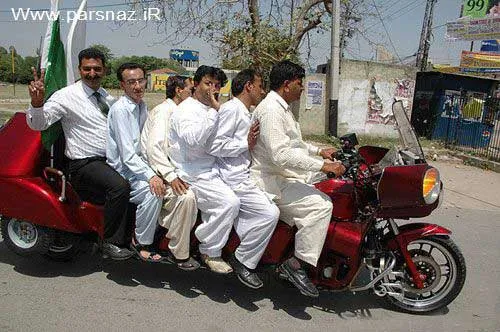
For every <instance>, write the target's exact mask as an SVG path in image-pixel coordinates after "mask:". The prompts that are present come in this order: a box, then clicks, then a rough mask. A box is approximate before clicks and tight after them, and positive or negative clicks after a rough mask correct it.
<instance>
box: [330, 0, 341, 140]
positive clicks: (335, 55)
mask: <svg viewBox="0 0 500 332" xmlns="http://www.w3.org/2000/svg"><path fill="white" fill-rule="evenodd" d="M331 39H332V40H331V56H330V102H329V104H328V133H329V134H330V135H332V136H337V124H338V117H339V81H340V70H339V68H340V0H332V36H331Z"/></svg>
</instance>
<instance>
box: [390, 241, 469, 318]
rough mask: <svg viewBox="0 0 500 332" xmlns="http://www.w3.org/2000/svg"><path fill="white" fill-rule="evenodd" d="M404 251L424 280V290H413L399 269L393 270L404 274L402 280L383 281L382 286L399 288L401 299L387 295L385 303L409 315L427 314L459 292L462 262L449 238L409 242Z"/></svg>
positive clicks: (396, 278) (462, 274)
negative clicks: (400, 286)
mask: <svg viewBox="0 0 500 332" xmlns="http://www.w3.org/2000/svg"><path fill="white" fill-rule="evenodd" d="M408 250H409V252H410V254H411V256H412V259H413V261H414V262H415V264H416V265H417V269H418V270H419V272H420V273H422V274H424V275H425V276H426V279H425V281H424V288H423V289H418V288H416V287H415V285H414V284H413V281H412V278H411V277H410V275H409V274H408V273H407V271H406V269H404V267H403V266H399V268H398V267H395V269H394V270H401V271H404V277H395V278H394V277H386V278H385V282H398V283H400V284H402V286H403V294H402V297H393V296H390V295H387V296H386V299H387V300H388V301H389V302H390V303H391V304H392V305H395V306H396V307H398V308H399V309H401V310H403V311H405V312H410V313H427V312H431V311H435V310H438V309H440V308H442V307H444V306H446V305H448V304H449V303H451V302H452V301H453V300H454V299H455V298H456V297H457V296H458V294H459V293H460V291H461V290H462V287H463V285H464V283H465V277H466V266H465V259H464V256H463V255H462V252H461V251H460V249H459V248H458V246H457V245H456V244H455V243H454V242H453V241H452V240H451V239H450V238H449V237H441V236H429V237H425V238H422V239H418V240H415V241H413V242H411V243H410V244H409V245H408ZM391 291H396V292H398V290H396V289H391ZM399 292H400V290H399Z"/></svg>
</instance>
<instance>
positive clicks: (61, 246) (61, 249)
mask: <svg viewBox="0 0 500 332" xmlns="http://www.w3.org/2000/svg"><path fill="white" fill-rule="evenodd" d="M79 244H80V239H79V238H77V237H76V236H73V235H71V234H69V233H63V232H57V233H56V234H55V237H54V241H53V242H52V243H51V245H50V246H49V249H48V251H47V252H46V253H45V254H44V256H45V258H48V259H50V260H53V261H56V262H69V261H71V260H72V259H74V258H75V257H76V256H77V255H78V253H79V252H80V247H79Z"/></svg>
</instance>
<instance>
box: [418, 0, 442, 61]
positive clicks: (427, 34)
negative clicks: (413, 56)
mask: <svg viewBox="0 0 500 332" xmlns="http://www.w3.org/2000/svg"><path fill="white" fill-rule="evenodd" d="M436 2H437V0H427V5H426V6H425V15H424V21H423V23H422V32H421V33H420V43H419V45H418V52H417V60H416V66H417V68H419V70H420V71H425V70H426V68H427V59H428V57H429V48H430V46H431V45H430V43H431V33H432V16H433V15H434V5H435V4H436Z"/></svg>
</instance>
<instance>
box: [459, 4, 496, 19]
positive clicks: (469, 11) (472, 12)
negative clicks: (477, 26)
mask: <svg viewBox="0 0 500 332" xmlns="http://www.w3.org/2000/svg"><path fill="white" fill-rule="evenodd" d="M489 2H490V0H465V1H464V13H463V16H471V17H473V18H479V17H484V16H485V15H486V13H487V10H488V7H489V6H488V5H489Z"/></svg>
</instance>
